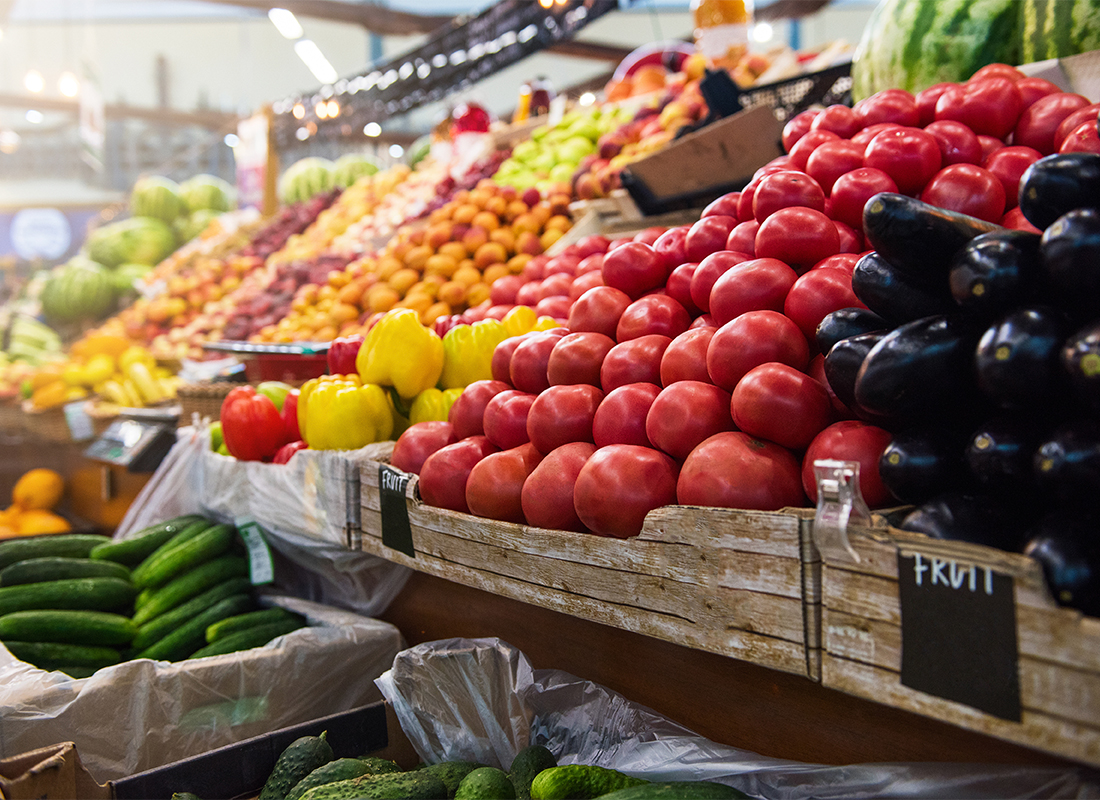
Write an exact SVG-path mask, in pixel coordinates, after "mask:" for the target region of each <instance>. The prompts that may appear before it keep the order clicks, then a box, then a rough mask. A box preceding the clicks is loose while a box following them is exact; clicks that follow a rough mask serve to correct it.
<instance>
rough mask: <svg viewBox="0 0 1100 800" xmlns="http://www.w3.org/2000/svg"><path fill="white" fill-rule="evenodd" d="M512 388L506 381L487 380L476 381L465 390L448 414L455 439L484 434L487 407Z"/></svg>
mask: <svg viewBox="0 0 1100 800" xmlns="http://www.w3.org/2000/svg"><path fill="white" fill-rule="evenodd" d="M511 388H512V384H510V383H505V382H504V381H497V380H491V381H490V380H485V381H474V382H473V383H471V384H470V385H469V386H467V387H466V388H465V389H463V390H462V394H460V395H459V396H458V399H457V400H455V401H454V404H453V405H452V406H451V410H450V411H449V412H448V413H447V421H448V422H450V423H451V426H452V427H453V428H454V432H455V439H456V440H458V439H466V438H467V437H470V436H477V435H478V434H481V433H484V432H485V430H484V428H483V427H482V419H483V418H484V416H485V406H487V405H488V404H489V401H490V400H492V399H493V398H494V397H495V396H496V395H498V394H500V393H501V392H507V391H508V390H509V389H511Z"/></svg>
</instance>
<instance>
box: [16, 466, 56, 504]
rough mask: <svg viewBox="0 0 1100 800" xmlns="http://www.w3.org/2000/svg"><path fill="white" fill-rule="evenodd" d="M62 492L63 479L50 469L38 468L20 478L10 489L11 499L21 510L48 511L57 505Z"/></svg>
mask: <svg viewBox="0 0 1100 800" xmlns="http://www.w3.org/2000/svg"><path fill="white" fill-rule="evenodd" d="M64 491H65V479H64V478H62V477H61V476H60V475H59V474H58V473H56V472H54V471H53V470H52V469H45V468H42V467H39V468H37V469H32V470H28V471H27V472H25V473H23V475H22V476H20V478H19V480H18V481H16V483H15V487H14V488H13V489H12V492H11V499H12V502H13V503H14V504H15V505H17V506H18V507H19V508H21V509H23V510H28V509H50V508H53V507H54V506H56V505H57V503H58V501H59V500H60V499H61V495H62V493H64Z"/></svg>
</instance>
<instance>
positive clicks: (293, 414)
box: [279, 389, 302, 442]
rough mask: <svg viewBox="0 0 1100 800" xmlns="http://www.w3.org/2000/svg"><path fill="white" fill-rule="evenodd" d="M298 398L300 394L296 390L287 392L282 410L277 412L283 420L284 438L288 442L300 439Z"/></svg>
mask: <svg viewBox="0 0 1100 800" xmlns="http://www.w3.org/2000/svg"><path fill="white" fill-rule="evenodd" d="M300 396H301V392H299V391H298V390H297V389H291V390H290V391H289V392H287V395H286V398H284V400H283V408H282V410H281V411H280V412H279V415H280V416H281V417H282V418H283V426H284V427H285V428H286V438H287V441H289V442H294V441H297V440H298V439H301V438H302V433H301V431H299V430H298V398H299V397H300Z"/></svg>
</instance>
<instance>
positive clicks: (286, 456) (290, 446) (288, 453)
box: [271, 439, 309, 464]
mask: <svg viewBox="0 0 1100 800" xmlns="http://www.w3.org/2000/svg"><path fill="white" fill-rule="evenodd" d="M307 449H309V445H308V444H306V443H305V442H303V441H302V440H301V439H299V440H298V441H296V442H287V443H286V444H284V445H283V446H282V447H280V448H279V450H278V452H276V453H275V457H274V458H273V459H271V461H272V463H274V464H285V463H286V462H288V461H290V459H291V457H292V456H293V455H294V454H295V453H297V452H298V451H299V450H307Z"/></svg>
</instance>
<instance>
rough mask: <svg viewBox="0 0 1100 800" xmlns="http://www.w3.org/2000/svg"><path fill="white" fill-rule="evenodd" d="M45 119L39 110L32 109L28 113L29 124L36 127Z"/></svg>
mask: <svg viewBox="0 0 1100 800" xmlns="http://www.w3.org/2000/svg"><path fill="white" fill-rule="evenodd" d="M43 119H45V117H44V116H43V115H42V112H41V111H39V110H38V109H36V108H32V109H30V110H28V111H27V122H30V123H32V124H34V125H37V124H38V123H40V122H41V121H42V120H43Z"/></svg>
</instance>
